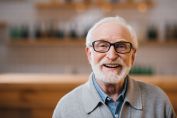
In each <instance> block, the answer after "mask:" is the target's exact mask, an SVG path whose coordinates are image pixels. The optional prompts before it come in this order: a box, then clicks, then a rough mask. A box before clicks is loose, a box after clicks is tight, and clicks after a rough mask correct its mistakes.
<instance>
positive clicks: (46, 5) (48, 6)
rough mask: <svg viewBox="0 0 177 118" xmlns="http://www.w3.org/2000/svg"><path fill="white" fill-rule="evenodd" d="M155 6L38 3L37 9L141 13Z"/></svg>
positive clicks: (146, 4)
mask: <svg viewBox="0 0 177 118" xmlns="http://www.w3.org/2000/svg"><path fill="white" fill-rule="evenodd" d="M153 6H154V5H153V4H152V2H137V3H115V4H113V3H107V2H98V3H97V4H91V3H90V4H86V3H69V4H61V3H59V2H49V3H38V4H37V5H36V7H37V8H38V9H72V10H73V9H75V10H83V9H88V8H91V7H98V8H101V9H106V10H112V9H137V10H139V11H143V10H144V11H145V10H147V9H150V8H152V7H153Z"/></svg>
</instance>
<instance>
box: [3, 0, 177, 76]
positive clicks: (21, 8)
mask: <svg viewBox="0 0 177 118" xmlns="http://www.w3.org/2000/svg"><path fill="white" fill-rule="evenodd" d="M41 1H42V2H44V1H43V0H41ZM46 1H47V0H46ZM37 2H39V0H13V1H12V0H9V1H0V21H5V22H6V23H7V28H6V29H5V31H4V30H3V31H2V32H1V37H0V73H75V74H76V73H89V72H90V71H91V69H90V66H89V64H88V62H87V59H86V56H85V54H84V45H82V46H80V47H78V46H76V47H70V48H68V47H65V46H60V47H59V46H50V45H49V46H11V45H8V44H7V41H8V40H9V39H10V38H9V37H8V34H7V32H9V28H10V26H13V25H22V24H28V26H29V27H30V29H31V30H33V28H34V25H35V24H36V23H37V22H39V21H41V20H44V19H45V18H48V17H49V16H51V17H57V19H58V20H59V21H62V22H63V21H66V20H67V21H68V22H70V21H71V19H75V17H76V16H79V15H80V14H84V12H74V13H73V11H67V10H66V11H64V10H63V11H62V10H61V11H58V12H55V13H53V14H50V13H51V12H49V13H48V14H47V15H46V14H43V12H41V11H38V10H37V9H36V7H35V4H36V3H37ZM176 4H177V1H176V0H168V1H167V0H154V8H152V9H150V10H149V11H147V12H145V13H141V12H138V11H136V10H114V11H111V12H100V11H99V10H96V11H99V13H98V14H102V15H100V16H99V17H96V18H95V20H98V19H99V18H101V17H103V16H108V15H117V14H118V15H120V16H123V17H125V18H126V19H127V20H128V21H129V22H130V23H131V24H132V25H133V27H134V28H135V30H136V32H137V34H138V37H139V40H140V41H142V40H143V41H144V40H145V39H146V32H147V29H148V26H150V25H155V26H156V27H157V29H158V33H159V38H158V40H159V41H160V42H163V41H164V40H168V39H166V38H165V33H164V31H165V25H166V24H167V23H172V24H176V23H177V17H176V16H175V14H176V12H177V8H176V6H175V5H176ZM87 13H88V12H87ZM88 14H89V13H88ZM48 15H49V16H48ZM82 16H84V15H82ZM90 17H91V16H89V17H88V18H90ZM49 19H50V18H49ZM83 19H84V18H83ZM2 35H5V36H2ZM30 35H31V36H33V34H30ZM176 50H177V43H176V42H175V43H170V44H165V42H163V43H162V44H160V43H153V44H151V43H147V44H146V43H144V44H143V45H142V46H140V50H139V51H138V54H137V57H136V62H135V65H137V66H142V67H146V68H152V69H153V71H154V73H156V74H175V75H177V55H176Z"/></svg>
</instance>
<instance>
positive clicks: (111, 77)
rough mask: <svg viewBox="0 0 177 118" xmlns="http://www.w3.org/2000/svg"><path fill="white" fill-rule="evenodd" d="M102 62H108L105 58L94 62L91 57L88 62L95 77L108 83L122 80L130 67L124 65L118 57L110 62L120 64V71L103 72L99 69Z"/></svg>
mask: <svg viewBox="0 0 177 118" xmlns="http://www.w3.org/2000/svg"><path fill="white" fill-rule="evenodd" d="M104 63H109V62H108V61H107V60H106V59H105V60H102V61H101V62H100V63H98V64H95V62H94V61H93V59H92V60H91V62H90V64H91V66H92V70H93V73H94V74H95V77H96V78H97V79H100V80H101V81H103V82H105V83H109V84H115V83H117V82H118V81H120V80H124V79H125V77H126V76H127V75H128V73H129V71H130V69H131V66H126V65H125V63H124V62H123V61H122V60H121V59H120V58H118V59H117V60H116V61H114V62H111V63H117V64H120V65H122V69H121V71H120V72H119V73H115V72H107V73H104V72H102V71H101V69H100V66H101V65H102V64H104Z"/></svg>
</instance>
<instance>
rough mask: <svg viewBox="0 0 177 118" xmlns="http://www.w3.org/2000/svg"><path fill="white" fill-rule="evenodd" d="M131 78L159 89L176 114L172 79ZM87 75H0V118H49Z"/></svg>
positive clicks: (176, 92) (156, 77)
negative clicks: (164, 94) (166, 96)
mask: <svg viewBox="0 0 177 118" xmlns="http://www.w3.org/2000/svg"><path fill="white" fill-rule="evenodd" d="M133 78H135V79H137V80H139V81H144V82H147V83H151V84H155V85H157V86H159V87H161V88H162V89H163V90H164V91H165V92H166V93H167V95H168V96H169V98H170V100H171V102H172V104H173V106H174V109H175V110H176V113H177V103H176V97H177V88H176V84H177V77H176V76H134V77H133ZM87 79H88V75H47V74H46V75H45V74H43V75H39V74H33V75H32V74H1V75H0V116H1V118H12V117H13V118H51V116H52V113H53V110H54V108H55V106H56V104H57V102H58V100H59V99H60V98H61V97H62V96H63V95H65V94H66V93H68V92H69V91H71V90H72V89H73V88H75V87H76V86H78V85H80V84H82V83H84V82H85V81H87Z"/></svg>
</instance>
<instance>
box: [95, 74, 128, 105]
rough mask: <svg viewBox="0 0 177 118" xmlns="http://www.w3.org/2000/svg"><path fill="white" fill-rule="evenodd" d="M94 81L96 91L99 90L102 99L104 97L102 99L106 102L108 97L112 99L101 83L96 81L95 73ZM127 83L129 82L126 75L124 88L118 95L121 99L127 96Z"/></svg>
mask: <svg viewBox="0 0 177 118" xmlns="http://www.w3.org/2000/svg"><path fill="white" fill-rule="evenodd" d="M92 81H93V85H94V87H95V89H96V91H97V92H98V94H99V96H100V97H101V99H102V101H103V102H104V103H105V102H106V99H107V98H110V99H111V97H109V96H108V95H107V94H106V93H105V92H104V91H103V90H102V89H101V87H100V86H99V84H98V83H97V81H96V78H95V76H94V74H93V75H92ZM127 84H128V82H127V77H126V78H125V82H124V86H123V90H122V91H121V93H120V95H119V96H118V99H119V98H120V97H122V98H123V99H124V98H125V94H126V90H127ZM118 99H117V100H118Z"/></svg>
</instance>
